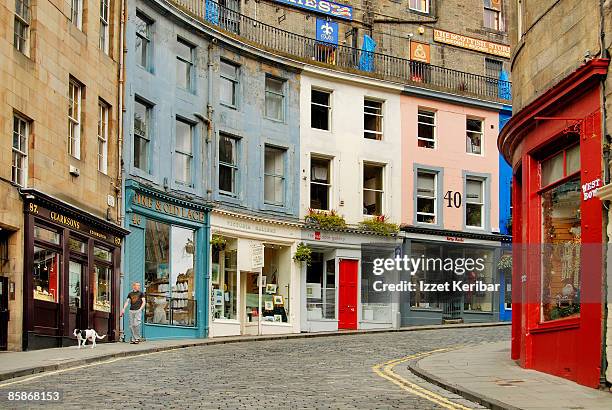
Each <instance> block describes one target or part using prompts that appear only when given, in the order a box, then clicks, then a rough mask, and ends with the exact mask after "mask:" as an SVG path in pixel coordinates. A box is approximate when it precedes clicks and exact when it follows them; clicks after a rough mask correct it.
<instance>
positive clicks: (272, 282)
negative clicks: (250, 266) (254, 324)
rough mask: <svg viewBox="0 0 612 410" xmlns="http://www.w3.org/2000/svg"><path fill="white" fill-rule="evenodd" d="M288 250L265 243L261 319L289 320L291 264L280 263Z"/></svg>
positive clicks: (273, 320)
mask: <svg viewBox="0 0 612 410" xmlns="http://www.w3.org/2000/svg"><path fill="white" fill-rule="evenodd" d="M288 252H289V248H288V247H286V248H283V247H279V246H275V245H265V248H264V267H263V268H262V272H261V274H262V312H263V313H262V320H264V321H268V322H282V323H287V322H289V284H290V281H291V266H284V265H283V263H282V262H283V261H284V259H285V258H282V256H284V254H285V253H287V254H288ZM287 256H288V255H287ZM288 259H289V260H290V258H288Z"/></svg>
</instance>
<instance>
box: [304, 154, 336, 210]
mask: <svg viewBox="0 0 612 410" xmlns="http://www.w3.org/2000/svg"><path fill="white" fill-rule="evenodd" d="M313 160H316V161H326V163H327V182H315V181H313V179H312V161H313ZM332 161H333V158H329V157H325V156H318V155H311V156H310V167H309V169H310V172H309V178H308V179H309V181H308V182H309V186H308V188H309V190H308V207H309V208H311V209H316V210H320V211H331V210H332V209H333V207H332V186H333V177H332ZM312 185H319V186H325V187H327V208H328V209H323V208H315V207H313V206H312Z"/></svg>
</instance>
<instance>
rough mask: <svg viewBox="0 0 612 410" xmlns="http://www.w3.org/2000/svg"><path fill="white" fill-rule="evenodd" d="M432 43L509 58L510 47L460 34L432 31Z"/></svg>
mask: <svg viewBox="0 0 612 410" xmlns="http://www.w3.org/2000/svg"><path fill="white" fill-rule="evenodd" d="M434 41H437V42H438V43H444V44H450V45H452V46H456V47H461V48H465V49H468V50H473V51H478V52H481V53H486V54H492V55H495V56H500V57H504V58H510V46H507V45H504V44H499V43H493V42H490V41H486V40H479V39H477V38H473V37H467V36H462V35H460V34H455V33H450V32H448V31H443V30H438V29H434Z"/></svg>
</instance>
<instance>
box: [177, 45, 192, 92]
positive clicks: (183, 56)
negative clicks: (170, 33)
mask: <svg viewBox="0 0 612 410" xmlns="http://www.w3.org/2000/svg"><path fill="white" fill-rule="evenodd" d="M177 48H178V50H177V55H176V84H177V85H178V86H179V87H181V88H184V89H186V90H188V91H193V89H194V87H193V84H192V83H193V54H194V47H193V46H192V45H191V44H188V43H187V42H185V41H183V40H181V39H180V38H179V39H177Z"/></svg>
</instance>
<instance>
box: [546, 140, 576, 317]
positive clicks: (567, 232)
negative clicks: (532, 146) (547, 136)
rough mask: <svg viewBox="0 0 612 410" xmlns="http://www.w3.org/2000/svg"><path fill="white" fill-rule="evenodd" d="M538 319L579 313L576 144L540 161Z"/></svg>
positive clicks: (571, 315) (572, 315)
mask: <svg viewBox="0 0 612 410" xmlns="http://www.w3.org/2000/svg"><path fill="white" fill-rule="evenodd" d="M540 186H541V187H542V191H541V192H540V197H541V206H542V261H541V266H542V309H541V319H542V321H550V320H557V319H563V318H569V317H577V316H579V315H580V270H581V258H580V251H581V223H580V221H581V218H580V205H581V185H580V148H579V146H578V145H576V146H574V147H571V148H569V149H566V150H562V151H560V152H558V153H556V154H555V155H553V156H552V157H549V158H547V159H545V160H543V161H541V162H540Z"/></svg>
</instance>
